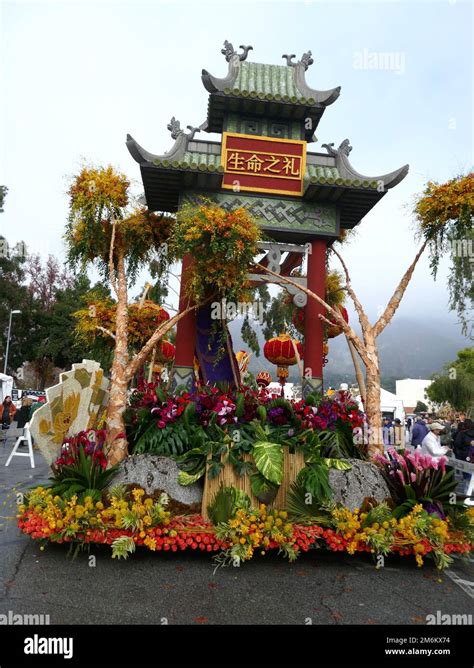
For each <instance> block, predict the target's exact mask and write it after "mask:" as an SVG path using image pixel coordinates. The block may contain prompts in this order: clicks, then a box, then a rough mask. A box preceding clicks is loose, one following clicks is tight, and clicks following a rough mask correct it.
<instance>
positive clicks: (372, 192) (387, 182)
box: [127, 41, 408, 395]
mask: <svg viewBox="0 0 474 668" xmlns="http://www.w3.org/2000/svg"><path fill="white" fill-rule="evenodd" d="M239 49H240V50H241V51H240V52H238V51H237V50H235V49H234V47H233V46H232V44H230V43H229V42H227V41H226V42H224V48H223V49H222V54H223V56H224V57H225V60H226V62H227V73H226V74H225V75H224V76H223V77H217V76H214V75H213V74H211V73H210V72H208V71H207V70H202V75H201V79H202V83H203V85H204V87H205V89H206V90H207V91H208V93H209V100H208V107H207V118H206V120H205V121H204V123H202V124H201V125H200V126H198V127H194V126H191V125H188V126H187V130H188V131H187V132H186V131H185V130H183V129H182V128H181V125H180V123H179V121H177V120H176V119H175V118H174V117H173V118H172V119H171V121H170V123H169V125H168V129H169V130H170V132H171V137H172V139H173V140H174V145H173V146H172V147H171V148H170V150H169V151H168V152H166V153H163V154H154V153H150V152H148V151H147V150H145V149H144V148H142V147H141V146H140V145H139V144H138V143H137V142H136V141H135V140H134V139H133V137H131V136H130V135H128V136H127V147H128V149H129V151H130V153H131V155H132V157H133V158H134V159H135V160H136V161H137V162H138V163H139V165H140V171H141V176H142V180H143V185H144V190H145V198H146V203H147V206H148V208H149V209H150V210H152V211H164V212H171V213H175V212H177V211H179V208H180V206H182V205H183V204H184V203H186V202H196V203H197V202H199V201H200V199H201V198H202V197H203V196H204V197H206V198H207V199H211V200H214V201H215V202H217V203H218V204H219V205H220V206H222V207H223V208H225V209H227V210H232V209H234V208H238V207H242V206H243V207H246V208H247V209H248V210H249V212H250V214H251V215H252V216H253V217H254V218H255V219H256V220H257V221H258V223H259V224H260V225H261V227H262V230H263V231H264V233H265V236H266V237H267V238H269V239H270V240H271V242H270V243H262V244H261V246H262V249H265V250H266V251H267V255H266V257H265V259H264V260H263V264H267V266H269V267H270V268H272V269H273V270H274V271H276V273H279V274H281V275H282V276H285V275H288V274H289V272H290V271H292V270H293V269H294V268H295V267H296V266H299V265H300V264H301V262H302V259H303V257H304V255H305V254H306V255H307V258H308V262H307V276H306V278H304V279H303V278H300V279H298V280H299V282H300V283H301V284H305V285H307V287H308V288H309V289H310V290H312V291H313V292H315V293H316V294H318V295H320V296H321V297H322V298H324V297H325V279H326V255H327V248H328V246H330V245H331V244H332V242H333V241H334V240H335V239H337V238H338V237H339V235H340V234H341V231H342V230H345V229H346V230H349V229H352V228H354V227H355V226H356V225H358V224H359V223H360V221H361V220H362V219H363V218H364V216H365V215H366V214H367V213H368V212H369V211H370V210H371V209H372V207H374V206H375V205H376V204H377V202H378V201H379V200H380V199H381V198H382V197H384V195H385V194H386V193H387V191H388V190H390V189H391V188H393V187H394V186H396V185H397V184H398V183H400V181H401V180H402V179H403V178H404V177H405V176H406V174H407V173H408V165H405V166H403V167H401V168H400V169H397V170H395V171H393V172H390V173H388V174H383V175H381V176H365V175H363V174H360V173H359V172H357V171H356V170H355V169H354V168H353V167H352V164H351V162H350V161H349V155H350V152H351V150H352V147H351V145H350V143H349V140H348V139H344V141H342V142H341V143H340V144H339V146H338V148H335V144H334V143H329V144H323V145H322V148H323V149H325V151H326V152H318V151H310V150H308V149H309V147H310V145H311V144H313V143H314V142H315V141H316V137H315V131H316V129H317V127H318V124H319V122H320V120H321V117H322V115H323V113H324V111H325V109H326V107H328V106H329V105H331V104H333V103H334V102H335V101H336V100H337V99H338V97H339V94H340V87H336V88H332V89H330V90H324V91H320V90H316V89H314V88H312V87H311V86H310V85H309V83H308V82H307V72H308V68H309V67H310V66H311V65H312V64H313V58H312V57H311V51H308V52H307V53H304V54H303V56H302V57H301V59H300V60H295V58H296V56H295V55H294V54H291V55H289V54H285V55H283V56H282V57H283V59H284V61H285V62H284V63H283V64H282V65H266V64H262V63H254V62H249V61H248V55H249V52H250V51H251V50H252V47H251V46H241V47H239ZM205 133H217V134H220V135H221V141H207V140H206V139H204V138H202V137H203V136H205ZM197 134H199V139H198V138H196V135H197ZM283 258H284V259H283ZM191 262H192V258H190V257H185V258H183V267H182V280H181V298H180V305H181V306H183V305H184V303H185V300H186V271H187V268H188V267H189V265H190V263H191ZM250 276H251V279H252V280H253V281H255V282H257V281H259V280H265V281H268V280H272V279H269V278H268V276H263V275H262V274H257V273H255V274H251V275H250ZM273 282H276V283H278V280H277V279H273ZM284 287H286V288H287V289H289V288H288V287H287V286H284ZM289 291H290V292H292V294H293V295H294V296H293V299H294V301H295V304H297V305H298V306H300V307H304V308H305V309H306V311H305V346H304V369H305V373H304V376H305V377H304V386H303V393H304V394H305V395H307V394H308V393H310V392H314V391H321V390H322V377H323V373H322V370H323V358H324V355H323V343H324V329H323V324H322V322H321V320H320V318H319V315H320V314H323V313H324V310H323V309H322V308H321V306H320V305H319V304H317V303H316V301H315V300H312V299H310V300H308V301H307V299H306V294H305V293H303V292H298V291H296V290H295V289H291V288H290V289H289ZM198 317H199V316H196V314H195V313H192V314H189V315H188V316H186V317H184V318H183V319H182V320H180V322H179V323H178V326H177V337H176V357H175V372H174V373H175V384H185V385H188V386H189V385H190V384H191V383H192V378H193V360H194V355H195V349H196V341H197V324H196V321H197V318H198Z"/></svg>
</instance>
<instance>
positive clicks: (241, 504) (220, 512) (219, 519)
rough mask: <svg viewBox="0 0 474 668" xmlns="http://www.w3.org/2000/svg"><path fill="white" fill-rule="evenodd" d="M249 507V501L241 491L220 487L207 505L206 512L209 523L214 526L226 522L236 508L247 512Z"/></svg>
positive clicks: (232, 515)
mask: <svg viewBox="0 0 474 668" xmlns="http://www.w3.org/2000/svg"><path fill="white" fill-rule="evenodd" d="M250 505H251V504H250V499H249V497H248V495H247V494H246V493H245V492H244V491H243V490H240V489H236V488H235V487H223V486H222V485H221V486H220V487H219V489H218V491H217V492H216V494H215V496H214V498H213V499H212V501H211V503H210V504H209V505H208V507H207V512H208V514H209V518H210V520H211V522H212V523H213V524H214V525H216V524H222V523H225V522H228V521H229V520H230V519H231V518H232V517H234V515H235V512H236V510H237V509H238V508H245V509H247V510H248V509H250Z"/></svg>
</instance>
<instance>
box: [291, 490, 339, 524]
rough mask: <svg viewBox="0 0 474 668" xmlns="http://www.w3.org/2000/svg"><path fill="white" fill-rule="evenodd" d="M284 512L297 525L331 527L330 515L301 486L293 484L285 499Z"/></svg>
mask: <svg viewBox="0 0 474 668" xmlns="http://www.w3.org/2000/svg"><path fill="white" fill-rule="evenodd" d="M286 510H287V511H288V517H289V519H291V520H293V521H294V522H297V523H298V524H317V525H319V526H331V523H332V518H331V513H330V512H329V511H328V510H327V509H326V508H324V507H321V506H320V504H319V503H318V502H317V501H316V500H315V499H314V498H313V495H312V494H308V492H307V491H306V489H305V488H304V487H303V485H298V484H297V483H293V484H292V486H291V489H290V491H289V492H288V496H287V498H286Z"/></svg>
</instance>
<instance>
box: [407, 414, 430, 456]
mask: <svg viewBox="0 0 474 668" xmlns="http://www.w3.org/2000/svg"><path fill="white" fill-rule="evenodd" d="M428 431H429V430H428V427H427V426H426V423H425V422H424V420H422V419H421V417H417V418H416V420H415V425H414V427H413V431H412V433H411V444H412V445H413V446H414V447H415V448H416V447H418V446H419V445H421V442H422V441H423V439H424V438H425V436H426V435H427V433H428Z"/></svg>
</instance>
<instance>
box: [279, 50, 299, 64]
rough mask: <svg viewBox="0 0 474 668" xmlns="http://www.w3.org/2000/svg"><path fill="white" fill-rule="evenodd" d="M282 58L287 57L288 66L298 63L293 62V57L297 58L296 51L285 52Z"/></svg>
mask: <svg viewBox="0 0 474 668" xmlns="http://www.w3.org/2000/svg"><path fill="white" fill-rule="evenodd" d="M282 58H286V64H287V66H288V67H296V65H297V63H293V62H292V60H293V58H296V53H291V54H290V55H288V54H287V53H284V54H283V55H282Z"/></svg>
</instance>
